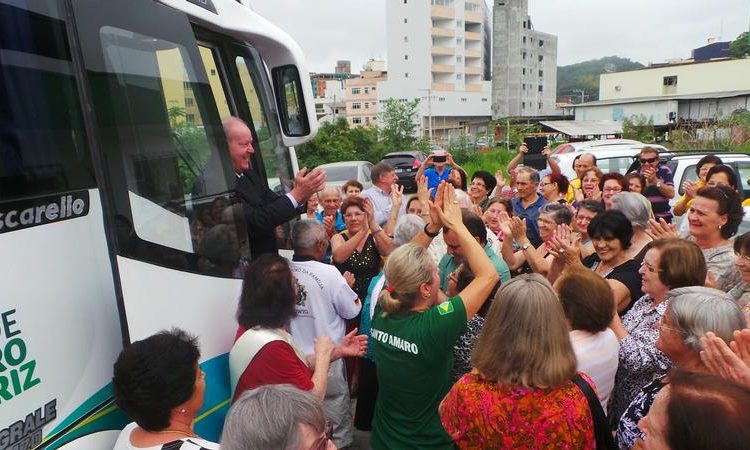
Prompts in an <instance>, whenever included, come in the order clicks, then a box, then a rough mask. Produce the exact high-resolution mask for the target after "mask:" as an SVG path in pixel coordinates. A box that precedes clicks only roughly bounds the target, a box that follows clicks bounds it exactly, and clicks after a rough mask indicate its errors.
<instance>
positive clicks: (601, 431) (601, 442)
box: [570, 373, 617, 450]
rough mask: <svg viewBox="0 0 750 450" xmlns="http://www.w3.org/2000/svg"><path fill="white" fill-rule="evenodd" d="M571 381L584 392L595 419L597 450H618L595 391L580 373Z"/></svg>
mask: <svg viewBox="0 0 750 450" xmlns="http://www.w3.org/2000/svg"><path fill="white" fill-rule="evenodd" d="M570 381H572V382H573V383H575V384H576V386H578V389H580V390H581V392H583V395H584V396H585V397H586V401H587V402H588V404H589V409H590V410H591V417H592V418H593V419H594V436H595V437H596V448H597V450H614V449H616V448H617V447H615V440H614V438H613V437H612V432H611V431H610V430H609V425H608V422H607V416H606V415H605V414H604V410H603V409H602V404H601V403H599V398H598V397H597V396H596V393H595V392H594V390H593V389H592V388H591V386H590V385H589V384H588V383H587V382H586V380H584V379H583V377H582V376H581V375H580V374H578V373H576V374H575V375H574V376H573V377H572V378H571V379H570Z"/></svg>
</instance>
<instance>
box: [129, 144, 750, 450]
mask: <svg viewBox="0 0 750 450" xmlns="http://www.w3.org/2000/svg"><path fill="white" fill-rule="evenodd" d="M525 152H526V148H525V146H523V145H522V146H521V149H520V151H519V153H518V156H517V157H516V158H514V159H513V160H512V161H511V163H510V165H509V167H508V172H506V173H502V172H497V173H495V174H491V173H490V172H488V171H477V172H476V173H473V174H468V173H466V171H465V170H464V169H463V168H461V167H460V166H458V165H457V164H456V163H455V161H454V160H453V158H452V156H451V155H450V154H447V153H445V152H436V153H435V154H433V155H431V156H430V157H428V158H427V159H426V160H425V161H424V162H423V163H422V165H421V167H420V168H419V171H418V174H417V180H416V181H417V192H416V194H414V195H413V196H411V197H409V198H407V195H405V194H404V192H403V187H399V186H398V185H397V183H396V181H397V177H396V175H395V170H394V168H393V167H391V166H390V165H388V164H387V163H380V164H377V165H376V166H374V167H373V169H372V180H373V186H372V187H370V188H367V189H363V186H362V185H360V184H359V183H357V182H356V181H354V180H352V181H350V182H347V183H346V184H345V185H344V186H342V187H341V188H331V187H328V188H324V187H323V185H322V183H321V182H320V180H319V179H317V180H315V182H314V183H313V182H312V181H310V180H308V182H307V184H306V185H304V186H303V187H302V189H303V190H304V196H307V195H308V194H309V192H307V191H311V190H315V189H314V188H316V189H317V194H313V195H312V197H310V198H311V200H307V202H306V205H302V204H298V200H301V199H304V196H303V197H299V198H298V199H292V198H290V199H289V200H283V196H281V197H279V198H280V199H281V200H278V199H277V200H274V201H278V202H282V201H284V202H287V201H288V203H285V204H284V208H285V214H286V215H289V211H286V210H290V211H291V210H295V211H297V212H298V213H300V212H301V213H302V218H301V220H298V221H296V222H294V223H293V226H292V230H291V244H292V248H293V250H294V255H293V257H292V259H291V260H288V259H285V258H282V257H280V256H278V255H276V254H275V252H274V251H267V252H266V251H263V252H260V253H258V251H259V250H263V248H264V245H265V246H267V243H265V244H264V243H263V242H257V243H256V244H255V245H254V251H253V258H252V261H251V262H250V263H249V265H248V266H247V267H246V269H245V270H244V271H243V272H244V273H243V277H244V278H243V288H242V294H241V296H240V299H239V302H238V310H237V324H236V326H237V332H236V336H235V341H234V345H233V347H232V349H231V352H230V354H229V366H230V367H229V372H230V386H231V391H232V403H233V405H232V407H231V409H230V412H229V414H228V416H227V419H226V423H225V425H224V430H223V434H222V436H221V442H220V443H219V444H216V443H212V442H208V441H205V440H202V439H200V438H199V437H198V436H196V435H195V433H194V430H193V420H194V419H195V416H196V414H197V412H198V411H199V410H200V409H201V407H202V404H203V395H204V391H205V381H204V379H203V377H204V375H203V373H202V372H201V369H200V366H199V364H198V359H199V350H198V348H197V346H196V344H195V340H194V339H193V338H191V337H190V336H188V335H186V334H185V333H184V332H181V331H179V330H172V331H165V332H162V333H159V334H157V335H155V336H152V337H149V338H147V339H145V340H142V341H138V342H135V343H133V344H132V345H130V346H128V347H127V348H126V349H125V350H124V351H123V352H122V354H121V355H120V358H119V359H118V361H117V363H116V364H115V368H114V388H115V398H116V401H117V403H118V405H119V406H120V407H121V408H122V409H123V411H125V412H126V413H127V414H128V415H129V416H130V417H131V418H132V419H133V421H134V422H133V423H132V424H130V425H129V426H128V427H127V428H125V429H124V430H123V432H122V433H121V435H120V439H119V440H118V442H117V444H116V446H115V449H117V450H121V449H136V448H138V449H140V448H148V449H151V448H153V449H157V448H166V447H162V446H163V445H165V444H170V445H171V446H170V447H169V448H174V449H185V450H187V449H200V448H206V449H212V448H222V449H229V450H232V449H272V448H273V449H276V448H278V449H301V450H302V449H329V450H330V449H334V448H346V447H349V446H351V445H352V438H353V430H354V428H357V429H359V430H363V431H369V432H371V440H370V444H369V445H370V448H373V449H406V448H415V449H416V448H432V449H443V448H444V449H450V448H456V447H458V448H475V449H485V448H569V449H595V448H598V449H609V448H620V449H631V448H634V449H696V450H697V449H719V450H722V449H727V450H729V449H738V448H747V446H748V445H750V444H748V442H750V426H748V421H747V417H750V327H749V325H748V320H750V233H748V234H744V235H741V236H736V234H737V230H738V227H739V225H740V222H741V221H742V218H743V215H744V212H743V208H742V196H741V194H740V193H739V192H738V187H737V186H736V184H735V181H734V180H735V175H734V171H733V169H731V168H730V167H727V166H724V165H723V164H722V161H721V159H719V158H718V157H716V156H706V157H704V158H703V159H702V160H701V161H700V162H699V163H698V165H697V167H696V174H697V181H695V182H686V183H685V185H684V186H683V191H684V192H685V194H684V195H683V196H682V197H680V198H679V199H678V200H677V201H676V203H674V206H673V207H672V206H670V201H671V200H672V199H673V198H674V197H675V193H676V187H675V186H674V183H673V179H672V174H671V172H670V170H669V168H668V167H666V166H664V165H662V164H661V163H660V161H659V157H658V152H657V151H656V150H655V149H653V148H650V147H644V148H643V149H642V150H641V152H640V155H639V156H638V159H639V161H638V162H639V165H638V166H639V167H640V168H639V169H638V170H637V171H636V172H633V173H628V174H626V175H622V174H620V173H602V171H601V170H600V169H599V168H598V167H597V165H596V158H595V157H594V155H592V154H588V153H582V154H580V155H579V156H578V157H577V158H576V160H575V162H574V167H573V169H574V171H575V173H576V178H575V179H573V180H569V179H567V178H566V177H565V176H564V175H563V174H562V172H561V170H560V167H559V166H558V165H557V163H556V162H555V160H554V159H553V158H551V157H550V155H549V149H545V152H544V155H545V156H546V157H547V161H548V165H547V167H546V168H545V169H544V170H542V171H537V170H535V169H532V168H530V167H527V166H523V165H521V161H522V157H523V155H524V153H525ZM469 175H471V176H469ZM316 176H317V174H316ZM238 177H239V175H238ZM313 184H314V186H313ZM297 193H299V192H297ZM295 208H296V209H295ZM216 210H217V211H216V213H214V212H213V208H212V209H211V210H210V211H209V212H207V213H206V217H204V218H201V220H202V221H204V222H209V221H214V220H218V219H217V218H215V217H214V216H216V217H218V216H219V215H220V214H219V213H220V210H221V205H219V206H217V208H216ZM303 210H304V211H303ZM685 214H687V219H686V220H687V226H686V227H685V228H684V229H678V227H677V226H676V225H675V224H674V223H673V219H674V218H675V217H679V216H682V215H685ZM256 226H257V225H256ZM249 228H250V229H251V230H252V229H253V225H252V224H250V225H249ZM267 237H268V238H269V239H271V238H272V237H271V235H268V236H267ZM251 239H252V238H251ZM272 250H273V249H272ZM353 399H356V407H354V408H352V400H353ZM352 411H353V412H354V413H353V414H352Z"/></svg>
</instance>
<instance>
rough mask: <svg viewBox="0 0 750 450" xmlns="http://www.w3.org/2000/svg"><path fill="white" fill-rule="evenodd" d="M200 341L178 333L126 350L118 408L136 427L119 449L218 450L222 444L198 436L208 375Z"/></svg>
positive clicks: (117, 378) (118, 371) (119, 365)
mask: <svg viewBox="0 0 750 450" xmlns="http://www.w3.org/2000/svg"><path fill="white" fill-rule="evenodd" d="M199 358H200V351H199V350H198V346H197V345H196V339H195V338H193V337H191V336H189V335H187V334H186V333H185V332H183V331H181V330H178V329H173V330H172V331H162V332H160V333H157V334H155V335H153V336H151V337H148V338H146V339H144V340H142V341H137V342H134V343H132V344H131V345H130V346H128V347H126V348H125V349H124V350H123V351H122V352H121V353H120V356H119V357H118V358H117V362H115V367H114V376H113V377H112V384H113V385H114V397H115V402H116V403H117V406H119V407H120V409H122V410H123V411H124V412H125V413H126V414H127V415H128V416H129V417H130V418H131V419H133V421H134V422H133V423H131V424H129V425H128V426H126V427H125V429H123V430H122V432H120V436H119V437H118V438H117V442H116V443H115V445H114V447H113V450H164V449H169V450H201V449H205V450H215V449H218V448H219V445H218V444H216V443H213V442H210V441H206V440H204V439H201V438H200V437H198V436H197V435H196V434H195V431H193V421H194V420H195V415H196V414H197V413H198V411H199V410H200V409H201V408H202V407H203V398H204V394H205V391H206V380H205V373H203V371H202V370H201V368H200V366H199V365H198V359H199Z"/></svg>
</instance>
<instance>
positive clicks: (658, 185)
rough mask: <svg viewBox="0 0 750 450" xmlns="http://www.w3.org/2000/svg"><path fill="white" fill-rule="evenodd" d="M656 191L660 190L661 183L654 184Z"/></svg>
mask: <svg viewBox="0 0 750 450" xmlns="http://www.w3.org/2000/svg"><path fill="white" fill-rule="evenodd" d="M656 189H661V181H657V182H656Z"/></svg>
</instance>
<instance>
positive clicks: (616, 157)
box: [552, 145, 667, 180]
mask: <svg viewBox="0 0 750 450" xmlns="http://www.w3.org/2000/svg"><path fill="white" fill-rule="evenodd" d="M662 148H664V147H662ZM657 150H661V149H660V148H657ZM640 152H641V147H640V146H639V147H631V146H628V145H622V146H616V147H614V148H612V147H608V148H600V149H593V150H587V153H591V154H592V155H594V156H596V165H597V167H599V169H600V170H601V171H602V172H604V173H607V172H619V173H621V174H623V175H625V174H626V173H628V171H629V170H628V169H629V168H630V166H631V165H632V164H633V161H634V160H635V159H636V158H637V157H638V155H639V154H640ZM665 154H667V153H666V152H660V155H665ZM579 155H580V152H576V153H562V154H557V155H552V158H554V159H555V160H556V161H557V164H558V165H559V166H560V170H561V171H562V173H563V175H565V176H566V177H568V179H570V180H572V179H574V178H576V173H575V171H574V170H573V160H574V159H575V158H576V156H579Z"/></svg>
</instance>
